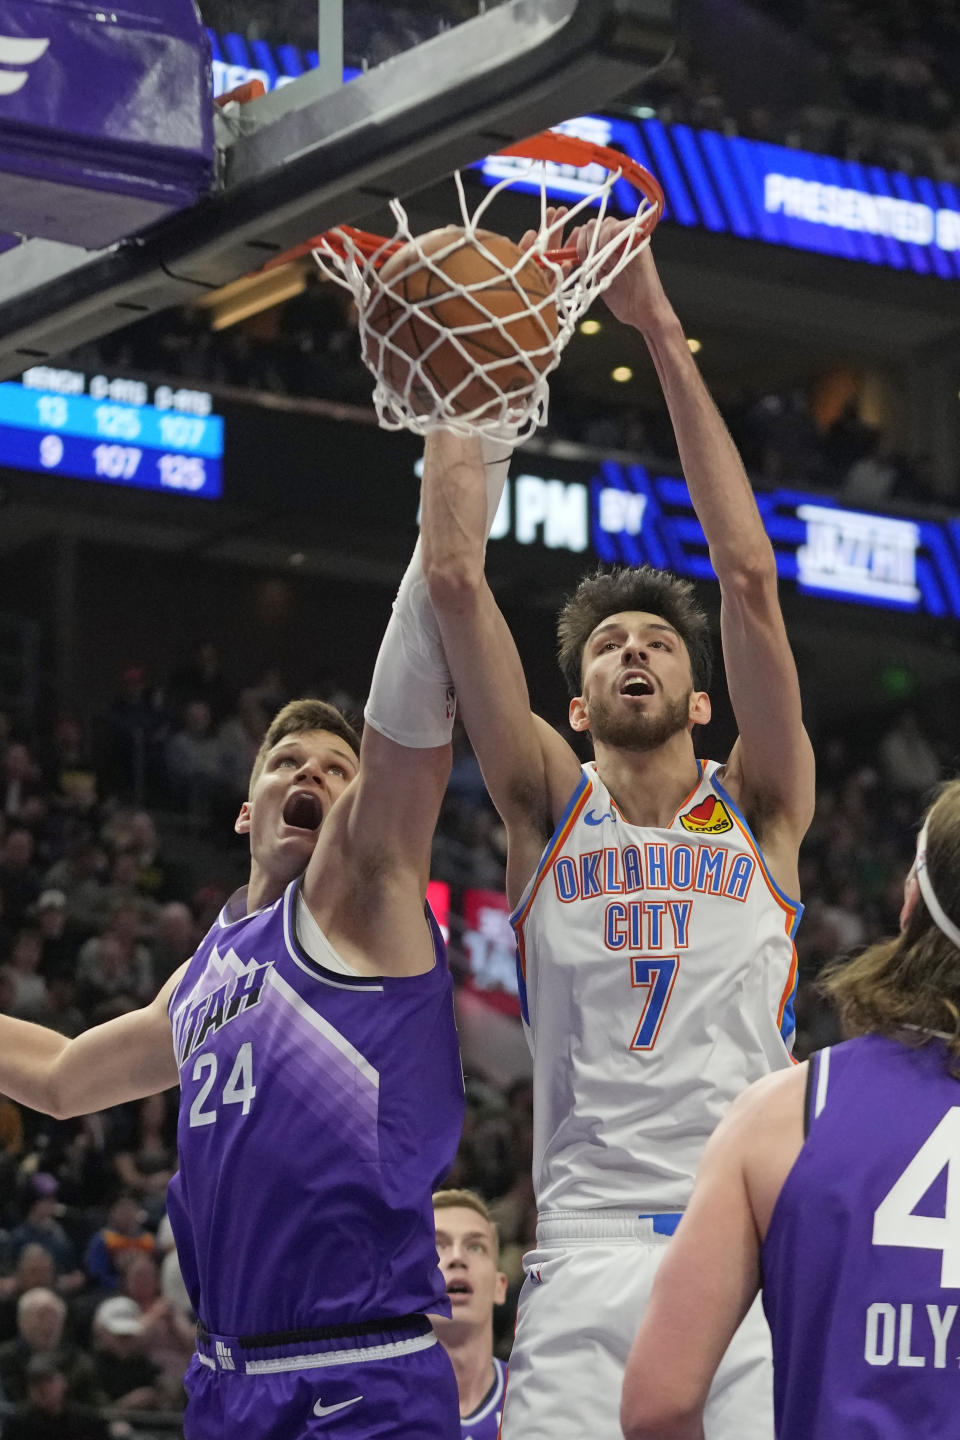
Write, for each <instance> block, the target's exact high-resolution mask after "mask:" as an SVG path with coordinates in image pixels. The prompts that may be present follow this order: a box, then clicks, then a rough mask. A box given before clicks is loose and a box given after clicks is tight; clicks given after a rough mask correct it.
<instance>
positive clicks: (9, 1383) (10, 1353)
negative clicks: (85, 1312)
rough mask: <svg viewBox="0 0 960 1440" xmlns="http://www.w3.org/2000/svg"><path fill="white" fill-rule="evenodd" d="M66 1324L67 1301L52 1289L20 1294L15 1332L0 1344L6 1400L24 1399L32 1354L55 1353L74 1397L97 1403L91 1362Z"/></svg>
mask: <svg viewBox="0 0 960 1440" xmlns="http://www.w3.org/2000/svg"><path fill="white" fill-rule="evenodd" d="M66 1323H67V1306H66V1302H65V1301H64V1300H63V1299H62V1298H61V1297H60V1296H59V1295H55V1294H54V1292H53V1291H52V1290H47V1289H44V1288H43V1287H37V1288H36V1289H33V1290H28V1291H27V1292H26V1294H24V1295H21V1297H20V1300H19V1302H18V1304H17V1335H16V1337H15V1338H14V1339H13V1340H7V1341H6V1342H5V1343H4V1344H2V1345H0V1386H2V1388H3V1394H4V1395H5V1396H6V1398H7V1399H8V1400H11V1401H13V1402H14V1403H16V1402H17V1401H20V1400H25V1399H26V1398H27V1369H28V1366H29V1363H30V1361H31V1360H32V1359H33V1357H34V1356H36V1355H50V1354H51V1353H52V1352H55V1353H56V1357H57V1363H58V1365H59V1367H60V1368H61V1369H62V1370H63V1372H64V1374H65V1375H66V1376H67V1378H68V1381H69V1383H70V1388H71V1390H72V1392H73V1394H74V1395H75V1396H76V1398H77V1399H78V1400H86V1401H89V1402H92V1403H96V1402H97V1400H98V1399H99V1396H98V1393H97V1384H96V1380H95V1378H94V1368H93V1365H92V1363H91V1361H90V1359H89V1357H88V1356H87V1355H85V1354H84V1352H83V1351H82V1350H81V1349H80V1348H79V1346H77V1345H74V1344H73V1343H72V1342H70V1341H69V1340H68V1339H67V1338H66V1337H65V1328H66ZM4 1435H6V1430H4Z"/></svg>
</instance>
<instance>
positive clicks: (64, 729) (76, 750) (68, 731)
mask: <svg viewBox="0 0 960 1440" xmlns="http://www.w3.org/2000/svg"><path fill="white" fill-rule="evenodd" d="M43 772H44V777H45V782H46V786H47V788H48V790H49V791H50V793H51V795H52V796H53V800H54V804H55V805H56V806H57V808H58V809H60V810H62V811H65V812H66V813H67V814H69V815H70V816H80V817H82V816H87V815H89V814H90V812H91V811H92V810H93V809H94V808H95V807H96V803H97V776H96V771H95V769H94V765H93V757H92V755H91V753H90V750H89V748H88V746H87V744H86V741H85V739H84V736H83V731H82V729H81V727H80V724H79V722H78V721H77V720H76V719H75V718H74V717H73V716H72V715H61V716H60V718H59V719H58V720H57V722H56V724H55V726H54V730H53V735H52V736H51V739H50V743H49V744H48V745H47V746H46V747H45V750H44V752H43Z"/></svg>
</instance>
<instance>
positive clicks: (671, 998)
mask: <svg viewBox="0 0 960 1440" xmlns="http://www.w3.org/2000/svg"><path fill="white" fill-rule="evenodd" d="M698 767H699V770H700V779H699V782H698V784H697V785H696V787H695V789H694V790H693V791H692V792H691V793H690V794H689V795H688V796H687V798H686V799H685V800H684V802H683V804H682V805H681V806H680V808H679V809H678V811H677V813H676V815H675V816H674V817H673V820H672V821H671V823H670V824H669V825H668V826H666V827H665V828H663V829H659V828H651V827H646V826H645V827H640V826H636V825H628V824H627V822H626V821H625V820H624V819H623V816H622V815H620V814H619V812H618V810H617V807H616V804H615V803H614V801H613V799H612V797H611V795H610V793H609V791H608V790H607V789H606V787H605V786H604V784H603V782H602V781H601V780H600V778H599V776H598V775H597V772H596V768H595V767H594V766H593V765H592V764H591V765H585V766H584V769H583V777H582V779H581V782H580V784H579V786H578V787H577V789H576V791H575V792H574V794H573V796H572V797H571V800H570V803H569V805H568V807H567V810H566V812H565V814H564V816H563V817H562V819H561V821H560V823H559V825H558V826H557V829H556V830H555V832H554V835H553V838H552V840H551V841H550V843H549V844H548V845H547V848H546V850H545V851H544V853H543V857H542V859H541V861H540V866H539V868H538V870H537V873H536V875H535V876H534V877H533V879H532V880H531V882H530V884H529V885H528V886H527V889H526V890H525V892H524V895H523V898H522V900H521V902H520V904H519V905H518V907H517V909H516V910H515V911H514V913H513V915H512V916H511V923H512V924H513V926H514V929H515V931H516V935H517V951H518V973H519V979H520V999H521V1004H522V1008H523V1018H524V1023H525V1026H526V1028H527V1038H528V1040H529V1043H530V1048H531V1050H532V1052H533V1083H534V1088H533V1094H534V1102H533V1111H534V1136H533V1179H534V1185H535V1188H536V1194H537V1203H538V1207H539V1209H540V1212H541V1214H543V1213H544V1212H549V1211H554V1210H577V1209H589V1208H596V1207H600V1208H605V1209H607V1208H623V1209H638V1210H650V1211H663V1210H682V1209H683V1208H684V1207H685V1205H686V1204H687V1201H688V1199H689V1195H690V1189H691V1186H692V1183H693V1177H694V1174H695V1172H696V1168H697V1164H698V1161H699V1159H700V1155H701V1153H702V1151H703V1147H704V1145H705V1144H706V1141H707V1139H708V1137H709V1136H710V1134H711V1132H712V1131H713V1130H714V1129H715V1128H716V1126H717V1124H718V1122H719V1121H720V1119H721V1118H722V1116H723V1114H724V1112H725V1111H726V1109H727V1107H728V1106H729V1104H730V1103H731V1101H732V1100H733V1099H734V1098H735V1096H737V1095H738V1094H739V1093H740V1091H741V1090H743V1089H744V1087H745V1086H747V1085H749V1084H750V1083H751V1081H753V1080H757V1079H759V1077H760V1076H761V1075H766V1074H768V1073H769V1072H770V1071H772V1070H780V1069H783V1068H785V1067H786V1066H788V1065H789V1064H790V1063H791V1061H790V1048H791V1047H792V1044H793V1032H794V1019H793V997H794V994H795V991H796V975H797V963H796V951H795V949H794V945H793V936H794V933H795V931H796V927H797V923H798V921H799V919H800V915H801V913H802V907H801V906H800V905H799V904H797V903H795V902H794V901H791V900H789V899H788V898H787V897H786V896H785V895H784V894H783V893H782V892H781V891H780V890H779V889H778V888H777V886H776V885H775V884H774V882H773V880H772V879H771V878H770V875H769V874H768V872H767V869H766V866H765V864H764V861H763V858H762V856H761V854H760V851H759V849H758V847H757V844H756V841H755V840H754V838H753V836H752V834H751V833H750V829H749V827H748V825H747V823H746V821H745V820H744V818H743V816H742V815H741V814H740V812H739V811H738V809H737V807H736V805H735V804H734V802H733V801H732V800H731V798H730V796H729V795H728V794H727V793H726V791H725V790H724V789H723V788H722V787H721V785H720V784H718V783H717V780H716V772H717V770H718V769H719V768H720V767H719V766H718V765H717V763H716V762H715V761H708V762H699V761H698Z"/></svg>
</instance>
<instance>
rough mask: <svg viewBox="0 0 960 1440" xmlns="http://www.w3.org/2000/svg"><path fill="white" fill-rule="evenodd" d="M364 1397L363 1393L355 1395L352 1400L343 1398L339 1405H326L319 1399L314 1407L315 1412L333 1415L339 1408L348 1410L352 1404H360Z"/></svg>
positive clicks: (316, 1413) (315, 1413)
mask: <svg viewBox="0 0 960 1440" xmlns="http://www.w3.org/2000/svg"><path fill="white" fill-rule="evenodd" d="M362 1399H363V1396H362V1395H355V1396H354V1397H353V1399H352V1400H341V1401H340V1404H339V1405H324V1403H323V1401H322V1400H318V1401H317V1403H316V1405H314V1407H313V1413H314V1415H333V1414H335V1413H336V1411H337V1410H346V1409H347V1408H348V1406H350V1405H359V1403H360V1401H361V1400H362Z"/></svg>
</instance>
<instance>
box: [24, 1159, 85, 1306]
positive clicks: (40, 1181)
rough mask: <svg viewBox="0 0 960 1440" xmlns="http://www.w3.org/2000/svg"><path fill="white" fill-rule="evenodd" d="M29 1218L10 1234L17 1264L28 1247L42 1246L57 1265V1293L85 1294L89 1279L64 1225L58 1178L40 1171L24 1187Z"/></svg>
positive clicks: (55, 1266) (26, 1217)
mask: <svg viewBox="0 0 960 1440" xmlns="http://www.w3.org/2000/svg"><path fill="white" fill-rule="evenodd" d="M22 1193H23V1203H24V1205H25V1208H26V1216H25V1218H24V1219H23V1220H22V1221H21V1223H20V1224H19V1225H16V1226H14V1228H13V1229H12V1230H11V1231H10V1241H9V1243H10V1252H11V1255H12V1257H13V1259H14V1260H16V1259H17V1258H18V1256H19V1255H20V1254H21V1252H22V1251H23V1250H24V1249H26V1247H27V1246H28V1245H42V1246H43V1248H44V1250H46V1251H47V1253H48V1254H49V1256H50V1258H51V1259H52V1261H53V1264H54V1269H55V1271H56V1282H55V1284H56V1289H57V1291H58V1292H59V1293H60V1294H61V1295H73V1294H76V1292H77V1291H78V1290H82V1289H83V1287H84V1285H85V1284H86V1276H85V1275H84V1273H83V1271H82V1270H81V1268H80V1266H79V1264H78V1263H77V1252H76V1249H75V1247H74V1244H73V1241H72V1240H71V1239H70V1237H69V1235H68V1234H67V1232H66V1230H65V1229H64V1228H63V1226H62V1225H61V1224H60V1216H61V1215H62V1214H63V1206H62V1204H61V1203H60V1198H59V1194H60V1186H59V1184H58V1183H57V1180H56V1177H55V1176H54V1175H50V1174H49V1173H48V1172H46V1171H44V1170H38V1171H36V1172H35V1173H34V1174H33V1175H31V1176H30V1177H29V1178H28V1179H27V1180H26V1181H25V1182H24V1184H23V1189H22Z"/></svg>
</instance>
